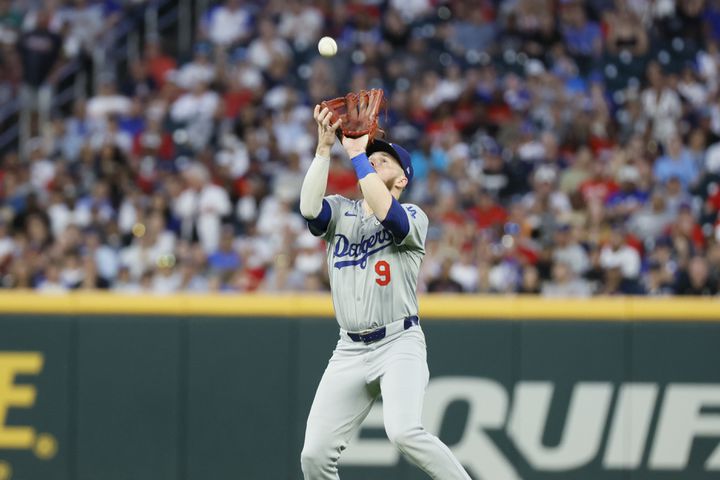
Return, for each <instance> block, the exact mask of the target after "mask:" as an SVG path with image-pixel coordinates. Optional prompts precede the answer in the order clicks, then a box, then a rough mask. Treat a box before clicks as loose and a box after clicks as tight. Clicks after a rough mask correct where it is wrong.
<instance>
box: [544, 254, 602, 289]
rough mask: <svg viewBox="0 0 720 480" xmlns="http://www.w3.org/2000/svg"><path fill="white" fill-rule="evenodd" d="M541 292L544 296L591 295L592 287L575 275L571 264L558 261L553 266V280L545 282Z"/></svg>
mask: <svg viewBox="0 0 720 480" xmlns="http://www.w3.org/2000/svg"><path fill="white" fill-rule="evenodd" d="M541 293H542V295H543V296H544V297H589V296H590V295H591V294H592V289H591V288H590V285H589V284H588V283H587V282H586V281H585V280H583V279H582V278H577V277H576V276H575V272H574V271H573V269H572V268H571V267H570V265H569V264H567V263H565V262H563V261H557V262H555V264H554V265H553V268H552V281H550V282H545V283H544V284H543V286H542V292H541Z"/></svg>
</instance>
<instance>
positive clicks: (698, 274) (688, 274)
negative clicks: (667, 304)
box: [675, 257, 718, 296]
mask: <svg viewBox="0 0 720 480" xmlns="http://www.w3.org/2000/svg"><path fill="white" fill-rule="evenodd" d="M675 293H677V294H678V295H696V296H700V295H717V293H718V285H717V280H716V279H714V278H711V277H710V272H709V271H708V264H707V260H706V259H704V258H702V257H693V258H692V259H691V260H690V263H689V264H688V267H687V269H686V270H682V271H680V274H679V276H678V280H677V284H676V285H675Z"/></svg>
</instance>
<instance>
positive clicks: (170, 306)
mask: <svg viewBox="0 0 720 480" xmlns="http://www.w3.org/2000/svg"><path fill="white" fill-rule="evenodd" d="M11 313H28V314H31V313H41V314H42V313H46V314H61V315H76V314H120V315H142V314H151V315H208V316H215V315H217V316H239V317H240V316H283V317H285V316H291V317H292V316H294V317H304V316H309V317H317V316H321V317H332V316H333V308H332V302H331V300H330V297H329V295H325V294H322V295H298V294H287V295H283V294H279V295H255V294H244V295H233V294H217V295H168V296H150V295H123V294H112V293H79V292H77V293H75V292H74V293H69V294H62V295H48V294H38V293H35V292H31V291H4V292H0V315H3V314H11ZM420 316H421V317H422V318H467V319H527V320H534V319H537V320H575V321H582V320H609V321H634V320H673V321H682V320H689V321H720V298H710V299H708V298H689V297H674V298H648V297H607V298H602V297H595V298H592V299H546V298H540V297H535V296H475V295H424V296H421V297H420Z"/></svg>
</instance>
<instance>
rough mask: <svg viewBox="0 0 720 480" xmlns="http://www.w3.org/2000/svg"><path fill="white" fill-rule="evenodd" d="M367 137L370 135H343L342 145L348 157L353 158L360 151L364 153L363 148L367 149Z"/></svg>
mask: <svg viewBox="0 0 720 480" xmlns="http://www.w3.org/2000/svg"><path fill="white" fill-rule="evenodd" d="M369 139H370V137H369V136H368V135H363V136H362V137H358V138H350V137H343V139H342V145H343V147H344V148H345V151H346V152H347V154H348V156H349V157H350V158H353V157H356V156H358V155H359V154H361V153H364V152H365V150H367V145H368V140H369Z"/></svg>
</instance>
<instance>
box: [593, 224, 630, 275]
mask: <svg viewBox="0 0 720 480" xmlns="http://www.w3.org/2000/svg"><path fill="white" fill-rule="evenodd" d="M600 265H601V266H602V268H604V269H605V270H606V271H609V270H613V269H616V268H617V269H619V271H620V273H621V275H622V278H624V279H627V280H631V281H633V280H636V279H637V278H638V275H639V274H640V255H639V254H638V252H637V250H635V249H634V248H633V247H631V246H629V245H628V244H627V242H626V240H625V232H624V231H623V230H622V229H621V228H618V227H616V228H614V229H613V230H612V232H611V234H610V241H609V242H608V244H607V245H605V246H604V247H603V248H602V251H601V253H600ZM612 276H613V278H614V276H615V275H614V273H613V274H612Z"/></svg>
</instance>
